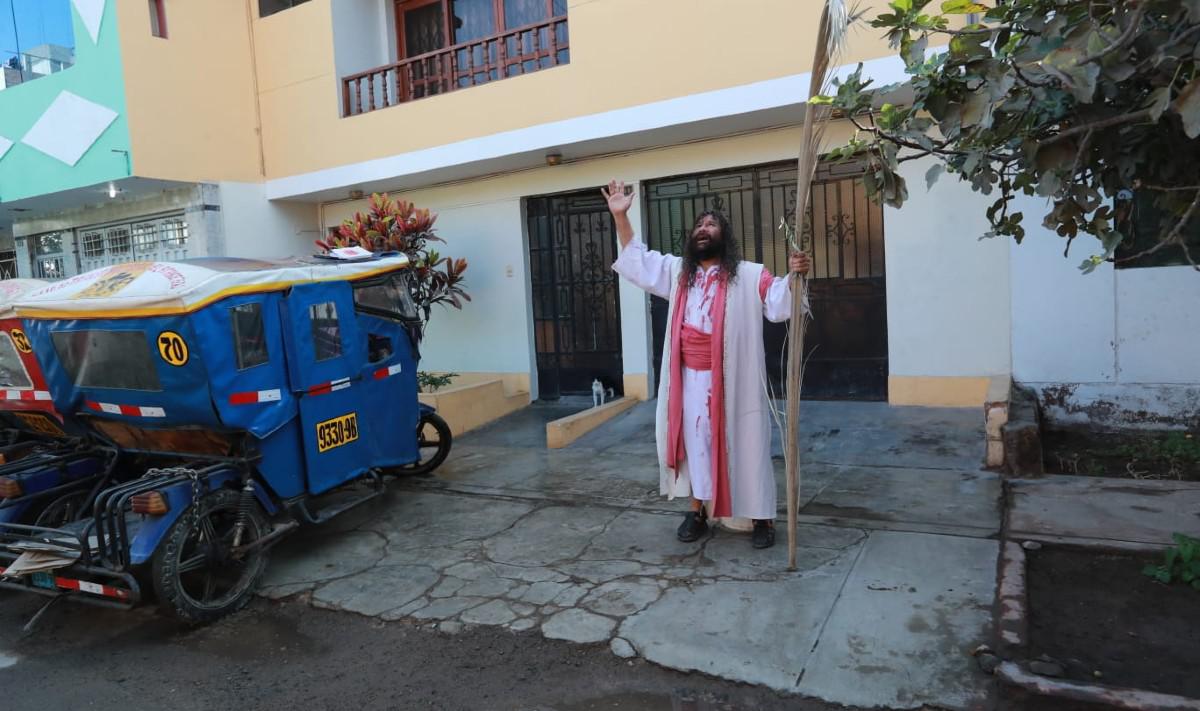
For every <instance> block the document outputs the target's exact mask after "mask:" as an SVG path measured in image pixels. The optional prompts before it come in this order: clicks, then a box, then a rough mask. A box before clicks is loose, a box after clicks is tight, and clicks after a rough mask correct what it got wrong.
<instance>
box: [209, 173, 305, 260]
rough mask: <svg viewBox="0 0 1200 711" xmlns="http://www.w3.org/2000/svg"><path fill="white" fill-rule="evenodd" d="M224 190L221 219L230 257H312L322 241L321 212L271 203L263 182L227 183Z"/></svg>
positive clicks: (302, 205) (222, 186)
mask: <svg viewBox="0 0 1200 711" xmlns="http://www.w3.org/2000/svg"><path fill="white" fill-rule="evenodd" d="M218 188H219V190H220V205H221V212H220V219H221V223H222V225H223V229H222V233H223V235H224V244H223V245H220V249H221V251H214V252H213V253H214V254H224V255H226V256H230V257H288V256H301V255H308V254H312V253H313V252H315V251H316V250H317V248H316V246H315V245H314V244H313V242H314V241H315V240H318V239H321V238H322V236H323V234H324V233H323V232H322V231H321V228H320V218H319V216H318V215H319V209H318V207H317V206H316V205H312V204H309V203H301V202H284V201H275V202H268V201H267V196H266V192H265V190H264V186H263V184H262V183H233V182H225V183H220V184H219V185H218Z"/></svg>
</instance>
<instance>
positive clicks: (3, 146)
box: [0, 136, 13, 158]
mask: <svg viewBox="0 0 1200 711" xmlns="http://www.w3.org/2000/svg"><path fill="white" fill-rule="evenodd" d="M12 145H13V143H12V141H10V140H8V139H7V138H5V137H4V136H0V158H3V157H4V154H5V153H8V149H9V148H12Z"/></svg>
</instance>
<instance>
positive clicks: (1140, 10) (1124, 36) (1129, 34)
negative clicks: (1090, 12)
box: [1079, 0, 1150, 65]
mask: <svg viewBox="0 0 1200 711" xmlns="http://www.w3.org/2000/svg"><path fill="white" fill-rule="evenodd" d="M1149 6H1150V3H1149V2H1148V1H1147V0H1142V2H1141V3H1140V4H1138V6H1137V8H1136V9H1134V11H1133V19H1131V20H1130V22H1129V26H1128V27H1126V28H1125V31H1124V32H1122V33H1121V35H1120V36H1119V37H1117V39H1116V40H1114V41H1113V43H1112V44H1110V45H1108V46H1107V47H1105V48H1104V49H1102V50H1100V51H1099V52H1096V53H1095V54H1089V55H1088V56H1086V57H1084V58H1083V59H1082V60H1081V61H1080V62H1079V64H1080V65H1084V64H1089V63H1091V62H1095V61H1096V60H1098V59H1104V58H1105V57H1107V56H1108V55H1110V54H1112V53H1113V52H1115V51H1117V50H1118V49H1120V48H1121V47H1123V46H1125V43H1126V42H1128V41H1129V40H1130V39H1132V38H1133V36H1134V35H1135V34H1137V30H1138V28H1139V27H1141V25H1142V16H1143V15H1145V14H1146V10H1147V9H1148V8H1149Z"/></svg>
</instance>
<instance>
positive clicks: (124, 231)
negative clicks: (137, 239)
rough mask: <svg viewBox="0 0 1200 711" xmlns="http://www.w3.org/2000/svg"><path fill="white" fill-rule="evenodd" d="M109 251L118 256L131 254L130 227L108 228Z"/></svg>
mask: <svg viewBox="0 0 1200 711" xmlns="http://www.w3.org/2000/svg"><path fill="white" fill-rule="evenodd" d="M108 252H109V254H113V255H117V256H122V257H124V256H127V255H128V254H129V228H128V227H112V228H109V230H108Z"/></svg>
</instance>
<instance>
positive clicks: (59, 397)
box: [0, 255, 450, 622]
mask: <svg viewBox="0 0 1200 711" xmlns="http://www.w3.org/2000/svg"><path fill="white" fill-rule="evenodd" d="M408 266H409V265H408V261H407V259H406V258H405V257H404V256H403V255H381V256H377V257H372V258H370V259H367V260H362V261H354V262H345V261H337V260H330V259H321V258H315V257H314V258H309V259H291V260H284V261H260V260H247V259H226V258H204V259H193V260H186V261H182V262H153V263H152V262H135V263H130V264H123V265H118V266H114V267H109V268H107V269H101V270H97V271H94V272H90V273H88V274H85V275H81V276H80V277H76V278H74V279H70V280H66V281H64V282H60V283H58V284H55V285H54V286H52V287H49V288H47V289H45V290H42V291H41V292H39V293H38V295H37V297H36V298H29V299H26V300H24V301H22V302H20V303H18V305H17V311H18V313H19V315H20V316H21V317H22V318H23V319H24V320H25V323H26V324H27V327H28V331H29V337H30V339H31V341H32V343H33V344H34V349H35V352H36V353H38V355H39V360H40V362H41V363H42V366H43V369H44V370H45V373H46V377H47V381H48V383H49V388H50V392H51V393H52V395H53V399H54V403H55V405H56V406H57V407H58V408H59V409H60V410H61V411H63V412H70V413H74V414H75V416H76V417H78V418H79V419H80V421H82V422H84V423H85V424H86V425H87V426H88V427H90V428H91V429H92V430H93V431H94V432H95V433H96V434H97V436H99V437H101V438H103V439H104V440H106V441H109V442H111V443H112V444H113V445H114V446H116V447H118V448H119V449H120V450H121V452H122V453H135V454H138V455H141V456H144V457H147V458H149V459H150V461H152V463H153V466H151V467H150V468H149V469H148V470H147V471H146V472H145V474H144V475H143V476H141V477H139V478H137V479H134V480H131V481H128V482H126V483H123V484H118V485H115V486H112V487H110V488H108V489H105V490H104V491H102V492H100V493H99V495H98V496H97V497H96V499H95V504H94V511H93V515H92V516H90V517H88V518H87V519H85V520H83V521H80V522H78V523H76V524H71V525H67V526H62V527H58V528H52V527H46V526H28V525H24V526H22V525H18V524H0V566H2V565H5V564H7V565H8V569H7V571H6V572H5V573H0V575H5V577H2V578H0V586H5V587H16V588H20V589H24V590H28V591H33V592H40V593H43V594H47V595H52V596H58V595H63V594H69V595H72V596H73V597H74V598H76V599H79V600H83V601H87V602H93V603H97V604H110V605H118V606H132V605H134V604H137V603H138V602H139V601H140V600H141V599H142V597H143V596H142V593H141V589H142V585H143V584H144V583H145V582H146V581H147V580H149V583H150V584H151V585H152V586H153V589H154V591H155V593H156V596H157V599H158V601H159V603H160V604H161V605H162V606H163V607H165V608H166V609H167V610H168V611H169V612H171V613H173V614H174V615H175V616H177V617H178V618H180V619H182V620H185V621H189V622H205V621H210V620H213V619H216V618H217V617H219V616H221V615H224V614H226V613H228V612H230V611H232V610H235V609H237V608H238V607H240V606H241V605H242V604H244V603H245V602H246V600H247V599H248V597H249V595H250V593H251V592H252V591H253V588H254V586H255V584H256V582H257V581H258V579H259V577H260V576H261V574H262V572H263V569H264V567H265V564H266V555H267V550H268V549H269V547H270V546H271V545H273V544H274V543H275V542H277V541H278V540H279V539H280V538H281V537H282V536H283V535H284V534H286V533H287V532H289V531H291V530H293V529H295V528H296V527H297V526H299V525H300V524H316V523H320V522H323V521H325V520H328V519H329V518H331V517H332V516H334V515H336V514H337V513H340V512H342V511H345V510H346V509H348V508H350V507H352V506H354V505H357V504H359V503H362V502H363V501H366V500H369V499H371V498H374V497H375V496H378V495H379V494H380V493H382V486H383V482H382V478H381V474H382V473H385V472H388V471H410V472H412V471H418V472H420V471H427V470H428V469H429V468H431V467H432V466H436V465H437V464H438V463H440V462H441V461H442V460H444V458H445V456H446V453H447V451H448V448H449V446H450V432H449V428H448V427H446V425H445V423H444V422H443V421H442V420H441V419H440V418H439V417H437V415H436V414H435V413H433V412H432V410H431V409H429V408H426V407H423V406H422V405H420V404H419V403H418V400H417V382H416V373H417V371H416V366H417V360H418V353H417V343H418V336H419V333H420V321H419V316H418V311H417V308H416V306H415V305H414V303H413V301H412V297H411V292H410V289H409V282H408V279H409V278H410V275H409V270H408ZM360 484H366V486H365V487H364V486H359V485H360ZM335 490H338V492H337V495H334V496H323V495H327V494H331V493H332V492H335ZM330 502H332V503H330ZM36 545H42V546H46V545H49V546H58V547H59V550H58V553H59V554H61V555H62V556H63V557H65V558H71V559H73V560H74V562H72V563H71V564H70V565H64V566H63V567H60V568H56V569H55V570H53V571H52V572H44V571H43V572H37V573H33V574H30V575H21V574H18V575H12V571H13V570H14V569H17V570H18V572H19V570H20V569H21V567H22V566H21V564H20V563H21V561H20V560H19V558H20V557H21V556H22V555H25V554H26V553H28V551H29V550H30V548H31V546H36Z"/></svg>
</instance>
